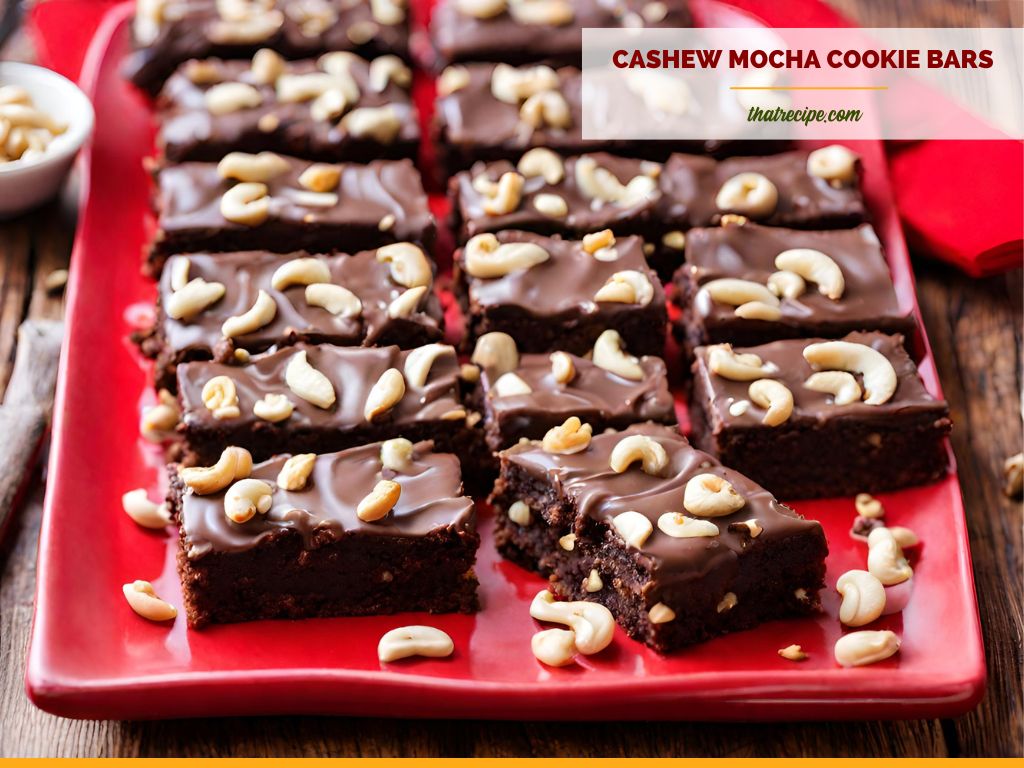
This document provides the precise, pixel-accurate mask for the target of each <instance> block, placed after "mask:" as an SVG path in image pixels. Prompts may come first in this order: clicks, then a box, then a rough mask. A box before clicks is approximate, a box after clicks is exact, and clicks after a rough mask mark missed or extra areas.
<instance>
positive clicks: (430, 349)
mask: <svg viewBox="0 0 1024 768" xmlns="http://www.w3.org/2000/svg"><path fill="white" fill-rule="evenodd" d="M447 355H451V356H452V357H455V347H453V346H451V345H449V344H424V345H423V346H422V347H417V348H416V349H414V350H412V352H410V353H409V355H408V357H406V358H405V380H406V382H407V383H408V384H409V385H410V386H412V387H415V388H416V389H419V388H420V387H424V386H426V384H427V379H429V378H430V369H431V368H432V367H433V366H434V362H435V361H436V360H437V359H438V358H439V357H445V356H447Z"/></svg>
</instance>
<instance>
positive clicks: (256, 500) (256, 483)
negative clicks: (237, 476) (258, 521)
mask: <svg viewBox="0 0 1024 768" xmlns="http://www.w3.org/2000/svg"><path fill="white" fill-rule="evenodd" d="M273 505H274V489H273V487H271V485H270V483H265V482H263V481H262V480H257V479H255V478H253V477H247V478H245V479H244V480H239V481H237V482H236V483H234V485H232V486H231V487H230V488H228V492H227V493H226V494H224V514H225V515H227V517H228V520H231V521H232V522H235V523H245V522H248V521H249V520H252V518H253V517H255V516H256V513H257V512H259V513H260V514H261V515H265V514H266V513H267V512H269V511H270V508H271V507H272V506H273Z"/></svg>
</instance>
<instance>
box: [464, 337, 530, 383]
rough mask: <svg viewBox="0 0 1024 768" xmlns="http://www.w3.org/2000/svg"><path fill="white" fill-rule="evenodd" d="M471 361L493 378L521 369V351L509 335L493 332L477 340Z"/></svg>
mask: <svg viewBox="0 0 1024 768" xmlns="http://www.w3.org/2000/svg"><path fill="white" fill-rule="evenodd" d="M470 359H471V360H472V361H473V362H474V363H475V364H476V365H479V366H480V367H481V368H483V369H484V370H486V371H487V372H488V373H490V374H491V375H492V376H501V375H502V374H504V373H508V372H509V371H514V370H515V369H516V368H518V367H519V350H518V349H517V348H516V341H515V339H513V338H512V337H511V336H509V335H508V334H507V333H502V332H501V331H491V332H490V333H485V334H484V335H483V336H481V337H480V338H479V339H477V340H476V346H475V347H474V348H473V356H472V358H470Z"/></svg>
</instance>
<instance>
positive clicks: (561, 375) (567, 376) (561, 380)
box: [548, 352, 576, 385]
mask: <svg viewBox="0 0 1024 768" xmlns="http://www.w3.org/2000/svg"><path fill="white" fill-rule="evenodd" d="M548 359H549V360H551V376H552V378H554V380H555V382H556V383H558V384H563V385H564V384H568V383H569V382H571V381H572V380H573V379H574V378H575V377H576V366H575V365H574V364H573V362H572V355H570V354H569V353H568V352H552V353H551V355H550V356H549V357H548Z"/></svg>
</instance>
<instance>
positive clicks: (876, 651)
mask: <svg viewBox="0 0 1024 768" xmlns="http://www.w3.org/2000/svg"><path fill="white" fill-rule="evenodd" d="M899 649H900V639H899V637H898V636H897V635H896V633H895V632H892V631H891V630H888V629H886V630H882V631H871V630H860V631H859V632H850V633H849V634H848V635H843V636H842V637H840V638H839V639H838V640H837V641H836V645H835V649H834V651H833V653H834V655H835V659H836V663H838V664H839V666H841V667H860V666H863V665H865V664H874V663H875V662H878V661H884V660H885V659H888V658H889V657H890V656H893V655H895V654H896V653H897V652H898V651H899Z"/></svg>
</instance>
